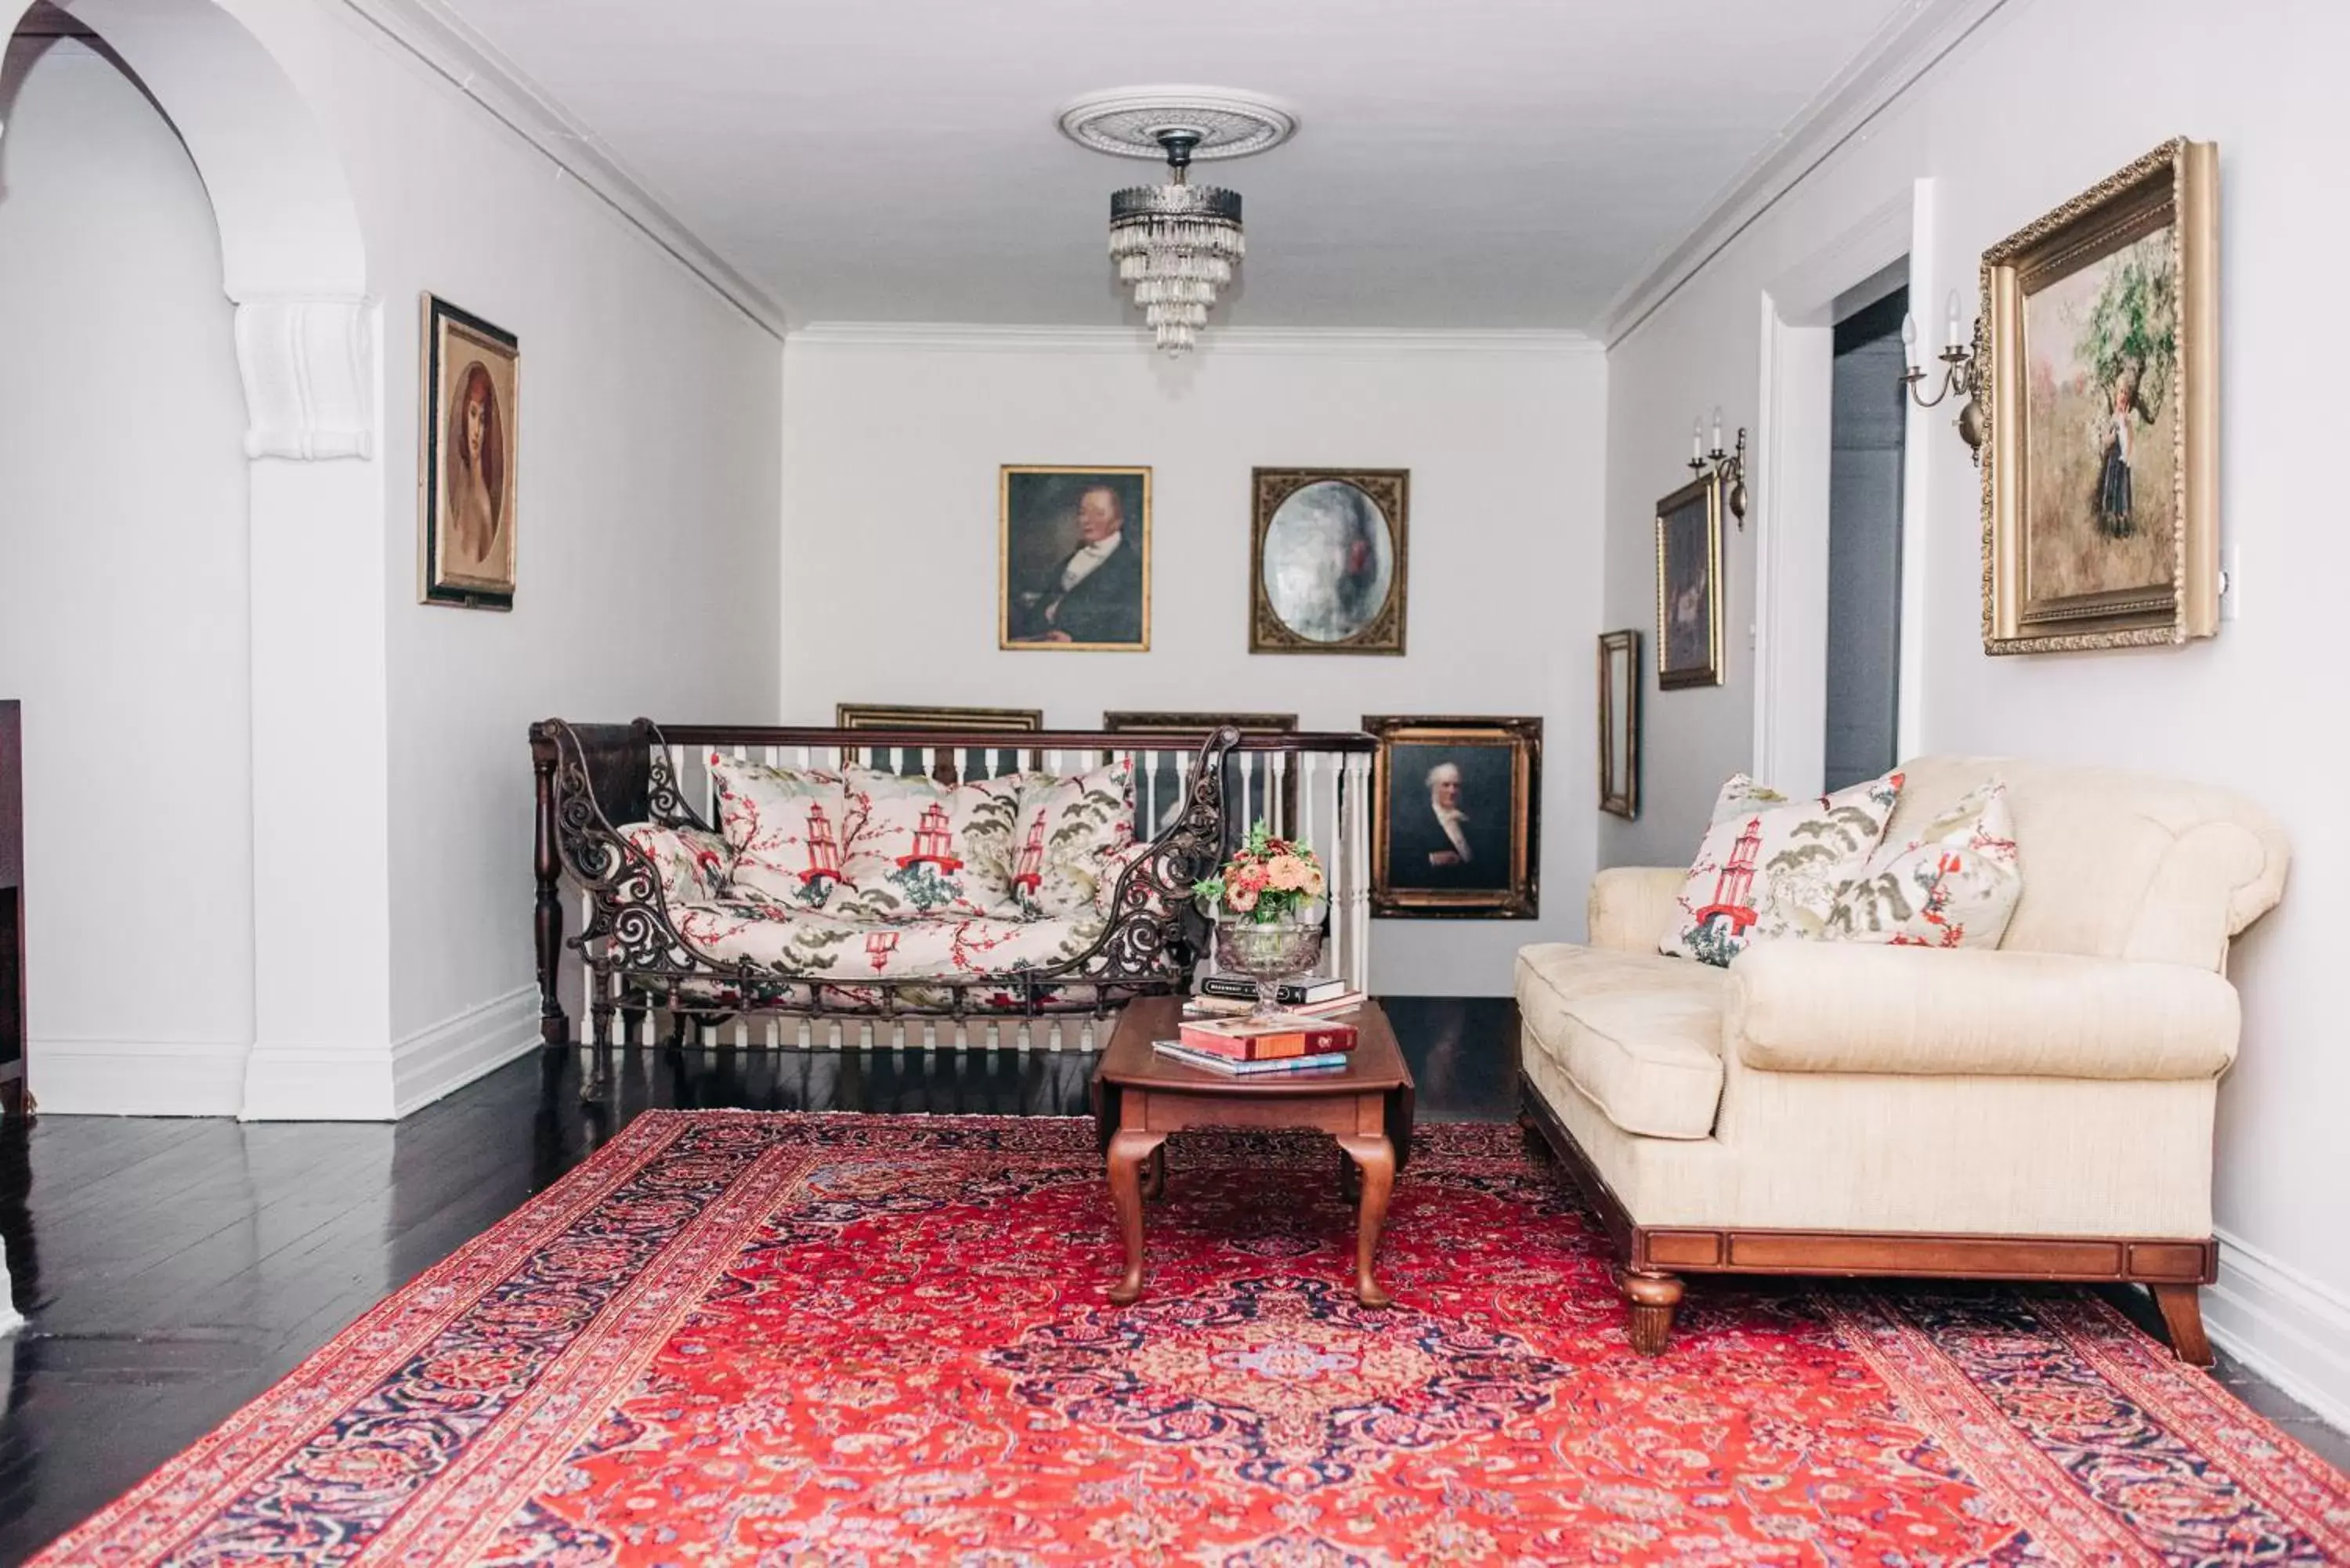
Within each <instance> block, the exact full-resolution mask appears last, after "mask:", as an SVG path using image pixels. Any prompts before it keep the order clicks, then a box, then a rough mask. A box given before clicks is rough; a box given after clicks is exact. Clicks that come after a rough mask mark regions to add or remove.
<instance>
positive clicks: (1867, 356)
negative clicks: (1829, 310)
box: [1825, 285, 1909, 790]
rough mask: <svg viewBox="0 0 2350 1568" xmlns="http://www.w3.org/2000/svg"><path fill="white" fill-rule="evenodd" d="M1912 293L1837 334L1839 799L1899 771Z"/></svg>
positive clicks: (1833, 526) (1900, 293)
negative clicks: (1906, 335)
mask: <svg viewBox="0 0 2350 1568" xmlns="http://www.w3.org/2000/svg"><path fill="white" fill-rule="evenodd" d="M1908 305H1909V290H1908V286H1906V285H1905V286H1898V287H1896V288H1895V289H1894V290H1893V292H1892V293H1890V294H1887V295H1884V296H1879V297H1877V298H1876V299H1874V300H1872V301H1870V302H1868V303H1866V304H1864V305H1862V306H1859V307H1858V308H1857V309H1855V310H1853V311H1851V312H1850V313H1849V314H1847V315H1846V316H1845V317H1844V318H1843V319H1842V320H1840V321H1838V322H1837V323H1836V328H1835V384H1834V390H1833V392H1832V393H1831V394H1830V396H1831V402H1830V406H1829V443H1830V446H1831V448H1832V451H1831V453H1830V456H1829V461H1828V659H1827V686H1828V690H1827V756H1826V759H1825V760H1826V769H1825V780H1826V785H1827V787H1828V788H1829V789H1831V790H1836V789H1842V788H1843V787H1844V786H1846V784H1856V783H1858V782H1859V781H1861V780H1862V779H1867V778H1874V777H1876V776H1877V774H1881V773H1884V772H1885V771H1886V770H1887V769H1888V768H1890V767H1892V766H1893V764H1894V763H1895V762H1896V761H1897V760H1898V758H1897V756H1896V752H1897V750H1898V733H1899V732H1898V723H1899V719H1900V713H1899V697H1900V689H1901V445H1902V436H1903V432H1904V429H1905V427H1906V425H1907V423H1908V419H1907V413H1906V408H1907V399H1906V398H1905V396H1904V389H1903V387H1902V384H1901V370H1902V365H1903V360H1902V352H1901V318H1902V316H1903V315H1904V313H1905V312H1906V311H1907V310H1908Z"/></svg>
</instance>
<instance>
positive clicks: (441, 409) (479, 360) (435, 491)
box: [417, 294, 522, 609]
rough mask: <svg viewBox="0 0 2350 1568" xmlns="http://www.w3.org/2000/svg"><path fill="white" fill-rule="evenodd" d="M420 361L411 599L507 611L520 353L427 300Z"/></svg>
mask: <svg viewBox="0 0 2350 1568" xmlns="http://www.w3.org/2000/svg"><path fill="white" fill-rule="evenodd" d="M423 358H424V365H423V371H424V374H423V388H424V407H423V410H422V414H421V420H422V424H421V435H422V437H423V439H422V440H421V441H420V442H419V443H418V447H419V452H420V456H421V462H420V465H419V466H420V468H421V472H419V474H418V475H417V489H418V491H419V492H420V493H421V498H422V509H423V517H422V520H421V525H420V527H419V530H418V549H417V576H418V579H419V581H418V590H417V591H418V595H419V597H421V599H422V600H423V602H424V603H426V604H442V605H458V606H463V607H468V608H472V609H512V608H513V607H514V596H515V523H516V521H517V519H516V517H515V495H516V493H517V490H518V485H517V483H516V480H517V470H518V468H519V462H518V460H517V446H516V437H517V436H518V435H519V433H520V431H521V429H522V423H521V419H520V414H521V408H520V405H519V403H518V402H517V401H516V398H517V394H518V392H519V389H520V384H521V379H522V351H521V348H520V346H519V345H518V344H517V342H516V341H515V335H514V334H513V333H511V332H507V331H504V329H502V328H500V327H493V326H491V325H490V324H489V323H488V322H486V321H484V320H483V319H482V318H481V317H478V316H475V315H473V314H472V313H471V312H469V311H463V310H460V309H458V308H457V307H456V306H453V305H451V304H450V303H449V302H448V301H447V300H444V299H435V298H434V297H433V296H431V295H429V294H428V295H426V296H424V352H423Z"/></svg>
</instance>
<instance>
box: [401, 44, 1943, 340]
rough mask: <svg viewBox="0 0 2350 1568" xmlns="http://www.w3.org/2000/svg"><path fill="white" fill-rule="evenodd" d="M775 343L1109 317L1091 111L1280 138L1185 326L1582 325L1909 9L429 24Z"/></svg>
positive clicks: (1105, 193)
mask: <svg viewBox="0 0 2350 1568" xmlns="http://www.w3.org/2000/svg"><path fill="white" fill-rule="evenodd" d="M442 6H443V7H444V8H445V11H453V13H454V14H455V16H456V17H458V18H459V19H461V22H462V24H463V26H465V27H466V28H467V29H469V30H470V31H471V32H472V33H473V34H474V35H475V36H476V37H477V39H478V40H479V41H480V42H481V43H483V44H485V45H486V46H487V47H488V48H489V49H490V50H492V51H494V53H495V54H497V55H500V56H503V57H504V59H505V60H506V61H508V62H510V63H511V65H512V66H513V67H514V68H515V72H516V73H517V74H518V75H520V76H521V77H524V78H527V79H528V80H529V81H530V82H532V83H534V84H535V85H536V88H538V89H540V90H541V91H542V92H543V93H544V94H545V95H546V96H547V97H549V98H552V99H555V100H556V101H558V102H559V103H560V104H561V105H562V106H563V108H564V109H567V111H568V113H569V116H570V117H571V118H572V119H575V120H576V121H577V122H579V123H581V124H583V125H584V126H585V127H586V128H587V130H589V131H590V132H592V133H593V135H594V136H595V137H596V138H597V139H598V140H599V141H600V142H601V143H602V144H603V145H604V147H605V149H606V151H608V154H609V155H610V156H611V157H612V158H613V159H614V161H617V162H619V164H621V165H623V166H625V167H626V168H627V169H629V171H631V172H632V173H633V174H634V175H635V176H636V177H637V178H638V179H639V181H641V182H642V183H643V184H644V185H645V186H646V187H647V188H648V189H649V190H650V192H652V193H653V194H654V195H655V196H657V197H658V198H659V200H660V202H662V203H663V204H664V205H665V206H667V207H668V208H669V210H670V211H671V213H674V214H676V216H677V217H678V218H679V219H681V221H682V222H683V223H685V225H686V226H687V227H688V228H690V229H691V231H692V232H693V233H694V234H696V235H697V236H698V237H699V238H700V239H702V241H703V242H704V243H705V244H708V245H709V246H710V247H711V248H712V249H713V250H715V251H716V252H717V253H719V254H721V255H723V257H725V258H726V259H727V260H728V261H729V262H731V263H732V264H733V265H734V266H735V267H736V268H738V269H740V270H741V271H742V272H743V274H745V275H748V276H749V277H751V278H752V279H754V280H755V281H756V282H758V283H759V284H760V285H761V286H764V288H765V289H766V290H767V292H769V293H770V294H771V295H772V296H774V297H775V298H776V299H778V300H780V301H781V302H782V303H783V305H784V307H785V310H786V311H788V312H789V314H790V316H791V318H792V320H793V321H794V323H795V324H803V323H807V322H811V321H847V320H858V321H961V322H978V323H1022V324H1054V325H1063V324H1066V325H1114V324H1118V323H1130V322H1131V321H1132V320H1133V319H1135V317H1133V316H1132V315H1131V314H1130V313H1129V311H1128V307H1127V306H1126V304H1125V302H1124V301H1123V299H1122V298H1121V297H1120V295H1119V292H1118V288H1117V286H1116V285H1115V280H1114V279H1113V277H1112V275H1111V272H1110V264H1109V262H1108V259H1107V255H1106V254H1104V234H1105V229H1106V225H1107V217H1108V208H1109V192H1111V190H1113V189H1114V188H1116V187H1117V186H1119V185H1122V184H1128V183H1134V182H1138V180H1139V179H1150V178H1156V177H1157V176H1156V175H1154V174H1153V173H1152V172H1151V169H1152V166H1151V165H1149V164H1148V163H1144V162H1140V161H1128V160H1123V159H1111V158H1106V157H1103V156H1101V155H1100V154H1097V153H1091V152H1087V151H1084V150H1083V149H1081V148H1078V147H1077V146H1076V145H1075V144H1073V143H1071V142H1069V141H1067V140H1065V139H1064V138H1063V137H1062V136H1061V135H1060V133H1059V131H1058V130H1057V129H1056V128H1055V123H1054V115H1055V110H1056V109H1058V108H1059V107H1060V106H1061V105H1062V104H1063V103H1064V102H1066V100H1067V99H1071V98H1074V97H1076V96H1077V95H1078V94H1080V93H1085V92H1088V91H1093V90H1096V89H1098V88H1113V87H1122V86H1128V85H1133V84H1136V83H1149V82H1197V83H1204V84H1210V85H1214V86H1222V87H1232V88H1244V89H1247V90H1251V91H1255V92H1263V93H1268V94H1271V95H1273V96H1274V97H1275V98H1278V99H1283V100H1284V101H1285V102H1287V103H1288V104H1289V105H1290V106H1291V107H1292V108H1293V109H1295V110H1296V111H1297V112H1298V114H1299V116H1300V119H1301V122H1302V126H1301V129H1300V130H1299V131H1298V134H1297V137H1296V139H1295V140H1294V141H1292V142H1290V143H1289V144H1288V145H1287V146H1285V147H1283V148H1280V149H1277V150H1275V151H1273V152H1270V153H1267V154H1264V155H1263V156H1262V157H1258V158H1252V159H1242V160H1236V161H1228V162H1218V163H1214V164H1210V165H1205V166H1203V167H1202V169H1201V173H1200V175H1199V176H1198V177H1199V178H1201V179H1203V180H1206V181H1209V182H1214V183H1218V184H1225V185H1230V186H1231V187H1232V188H1233V189H1235V190H1238V191H1239V192H1242V193H1243V196H1244V198H1245V199H1246V203H1247V224H1248V234H1249V259H1248V261H1247V263H1246V264H1245V265H1244V266H1243V268H1242V275H1241V278H1240V281H1239V282H1238V283H1237V284H1236V285H1235V286H1234V288H1233V289H1232V292H1231V293H1230V295H1229V296H1227V303H1226V304H1224V305H1222V306H1219V307H1218V309H1217V311H1216V314H1215V316H1214V317H1211V320H1212V321H1217V322H1221V323H1223V324H1228V325H1248V326H1257V327H1486V328H1504V327H1568V328H1574V327H1587V326H1589V325H1590V324H1591V323H1592V322H1593V320H1594V319H1595V318H1596V317H1597V316H1598V314H1599V313H1600V311H1601V309H1602V307H1603V306H1606V305H1607V303H1608V302H1609V300H1610V299H1611V298H1613V297H1614V296H1616V295H1617V293H1618V292H1619V291H1621V290H1622V289H1623V288H1624V287H1625V286H1627V285H1628V284H1630V283H1631V282H1633V281H1634V280H1635V279H1636V277H1637V275H1638V274H1639V273H1640V271H1641V270H1642V267H1643V264H1645V263H1647V262H1648V261H1650V260H1651V259H1653V258H1654V257H1655V256H1656V254H1658V253H1659V250H1660V249H1661V248H1662V247H1664V246H1666V245H1668V244H1671V243H1672V242H1674V241H1676V240H1678V239H1679V238H1680V237H1681V236H1682V234H1684V233H1685V232H1686V231H1687V230H1688V229H1689V227H1690V225H1691V224H1692V223H1695V222H1697V220H1698V219H1699V218H1700V216H1701V215H1702V214H1703V213H1704V212H1705V211H1706V210H1707V208H1708V207H1709V205H1710V204H1711V201H1712V199H1713V198H1715V197H1716V196H1718V195H1719V194H1720V193H1721V192H1722V191H1723V189H1724V188H1725V187H1726V186H1728V185H1729V184H1730V183H1731V181H1732V179H1733V178H1734V177H1735V176H1737V175H1738V174H1739V173H1740V171H1742V169H1743V168H1745V167H1746V166H1747V165H1748V164H1749V163H1750V161H1752V160H1754V159H1755V158H1757V157H1758V156H1759V155H1761V154H1763V153H1764V152H1765V151H1768V150H1769V149H1770V147H1771V146H1772V145H1773V143H1774V140H1775V138H1776V133H1777V132H1779V131H1781V130H1783V128H1784V127H1786V126H1787V125H1788V124H1789V123H1790V122H1791V121H1792V120H1794V119H1796V118H1797V117H1798V116H1799V114H1800V113H1801V112H1802V111H1803V110H1804V109H1805V107H1806V106H1807V105H1808V104H1810V103H1811V102H1812V101H1813V100H1814V99H1815V98H1816V97H1817V96H1818V95H1820V94H1821V93H1822V92H1823V90H1824V89H1825V88H1828V87H1829V85H1830V84H1831V82H1832V81H1834V80H1835V78H1837V76H1838V73H1839V72H1840V71H1842V70H1843V69H1844V68H1845V67H1846V65H1847V64H1848V63H1849V62H1851V61H1853V60H1854V59H1855V58H1856V57H1859V56H1862V55H1864V54H1865V53H1866V50H1867V49H1868V48H1869V47H1870V45H1871V43H1872V41H1873V40H1875V39H1876V38H1877V35H1878V34H1879V30H1880V29H1882V28H1887V27H1888V26H1891V25H1894V24H1895V23H1896V22H1897V21H1898V17H1899V16H1900V15H1901V14H1903V13H1905V12H1908V11H1912V10H1915V9H1916V7H1917V0H1772V3H1769V4H1755V3H1754V0H1417V3H1409V0H1179V3H1174V4H1165V5H1148V6H1146V5H1138V4H1133V3H1131V0H1125V3H1121V0H997V3H995V4H985V3H983V0H826V3H816V0H758V3H754V0H701V3H699V4H682V3H678V0H671V3H669V4H663V5H648V4H646V3H645V0H442Z"/></svg>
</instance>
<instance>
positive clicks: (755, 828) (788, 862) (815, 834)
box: [709, 751, 847, 909]
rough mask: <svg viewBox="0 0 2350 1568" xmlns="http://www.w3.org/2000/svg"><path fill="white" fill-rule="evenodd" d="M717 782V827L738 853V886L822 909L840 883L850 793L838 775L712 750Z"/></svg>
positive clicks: (735, 878)
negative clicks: (843, 827) (844, 815)
mask: <svg viewBox="0 0 2350 1568" xmlns="http://www.w3.org/2000/svg"><path fill="white" fill-rule="evenodd" d="M709 763H710V776H711V780H712V783H714V784H716V785H717V787H718V826H719V831H720V832H721V833H722V834H723V836H724V837H725V839H726V844H727V846H728V847H729V848H730V849H732V850H733V854H734V866H733V876H732V883H733V888H735V889H736V890H738V891H741V892H744V893H749V894H752V895H754V896H756V897H759V898H771V899H774V900H775V901H776V902H778V903H785V904H790V905H793V906H795V908H799V909H824V908H826V907H827V904H829V903H830V901H831V899H832V898H833V896H834V894H835V893H837V891H838V890H839V888H840V885H841V857H840V856H841V848H840V846H841V815H842V813H843V811H844V810H845V809H846V807H847V789H846V787H845V786H844V785H843V784H842V783H841V778H840V775H839V774H836V773H829V772H827V771H824V770H822V769H814V768H778V767H770V766H768V765H767V764H766V763H753V762H745V761H743V759H741V758H739V757H731V756H728V755H727V754H726V753H723V752H717V751H713V752H712V753H710V754H709Z"/></svg>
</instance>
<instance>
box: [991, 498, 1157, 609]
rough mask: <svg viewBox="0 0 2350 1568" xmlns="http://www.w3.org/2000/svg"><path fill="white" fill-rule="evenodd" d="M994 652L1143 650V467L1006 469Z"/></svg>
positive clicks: (1146, 595)
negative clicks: (1019, 650)
mask: <svg viewBox="0 0 2350 1568" xmlns="http://www.w3.org/2000/svg"><path fill="white" fill-rule="evenodd" d="M997 529H998V540H997V543H998V562H997V567H998V573H999V586H998V590H997V601H996V603H997V646H999V647H1002V648H1019V649H1063V650H1097V651H1098V650H1107V651H1117V652H1128V653H1139V652H1142V651H1143V650H1145V649H1149V646H1150V470H1149V469H1148V468H1043V467H1032V466H1017V465H1006V466H1005V467H1004V469H1003V472H1002V477H1001V483H1000V488H999V493H998V503H997Z"/></svg>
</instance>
